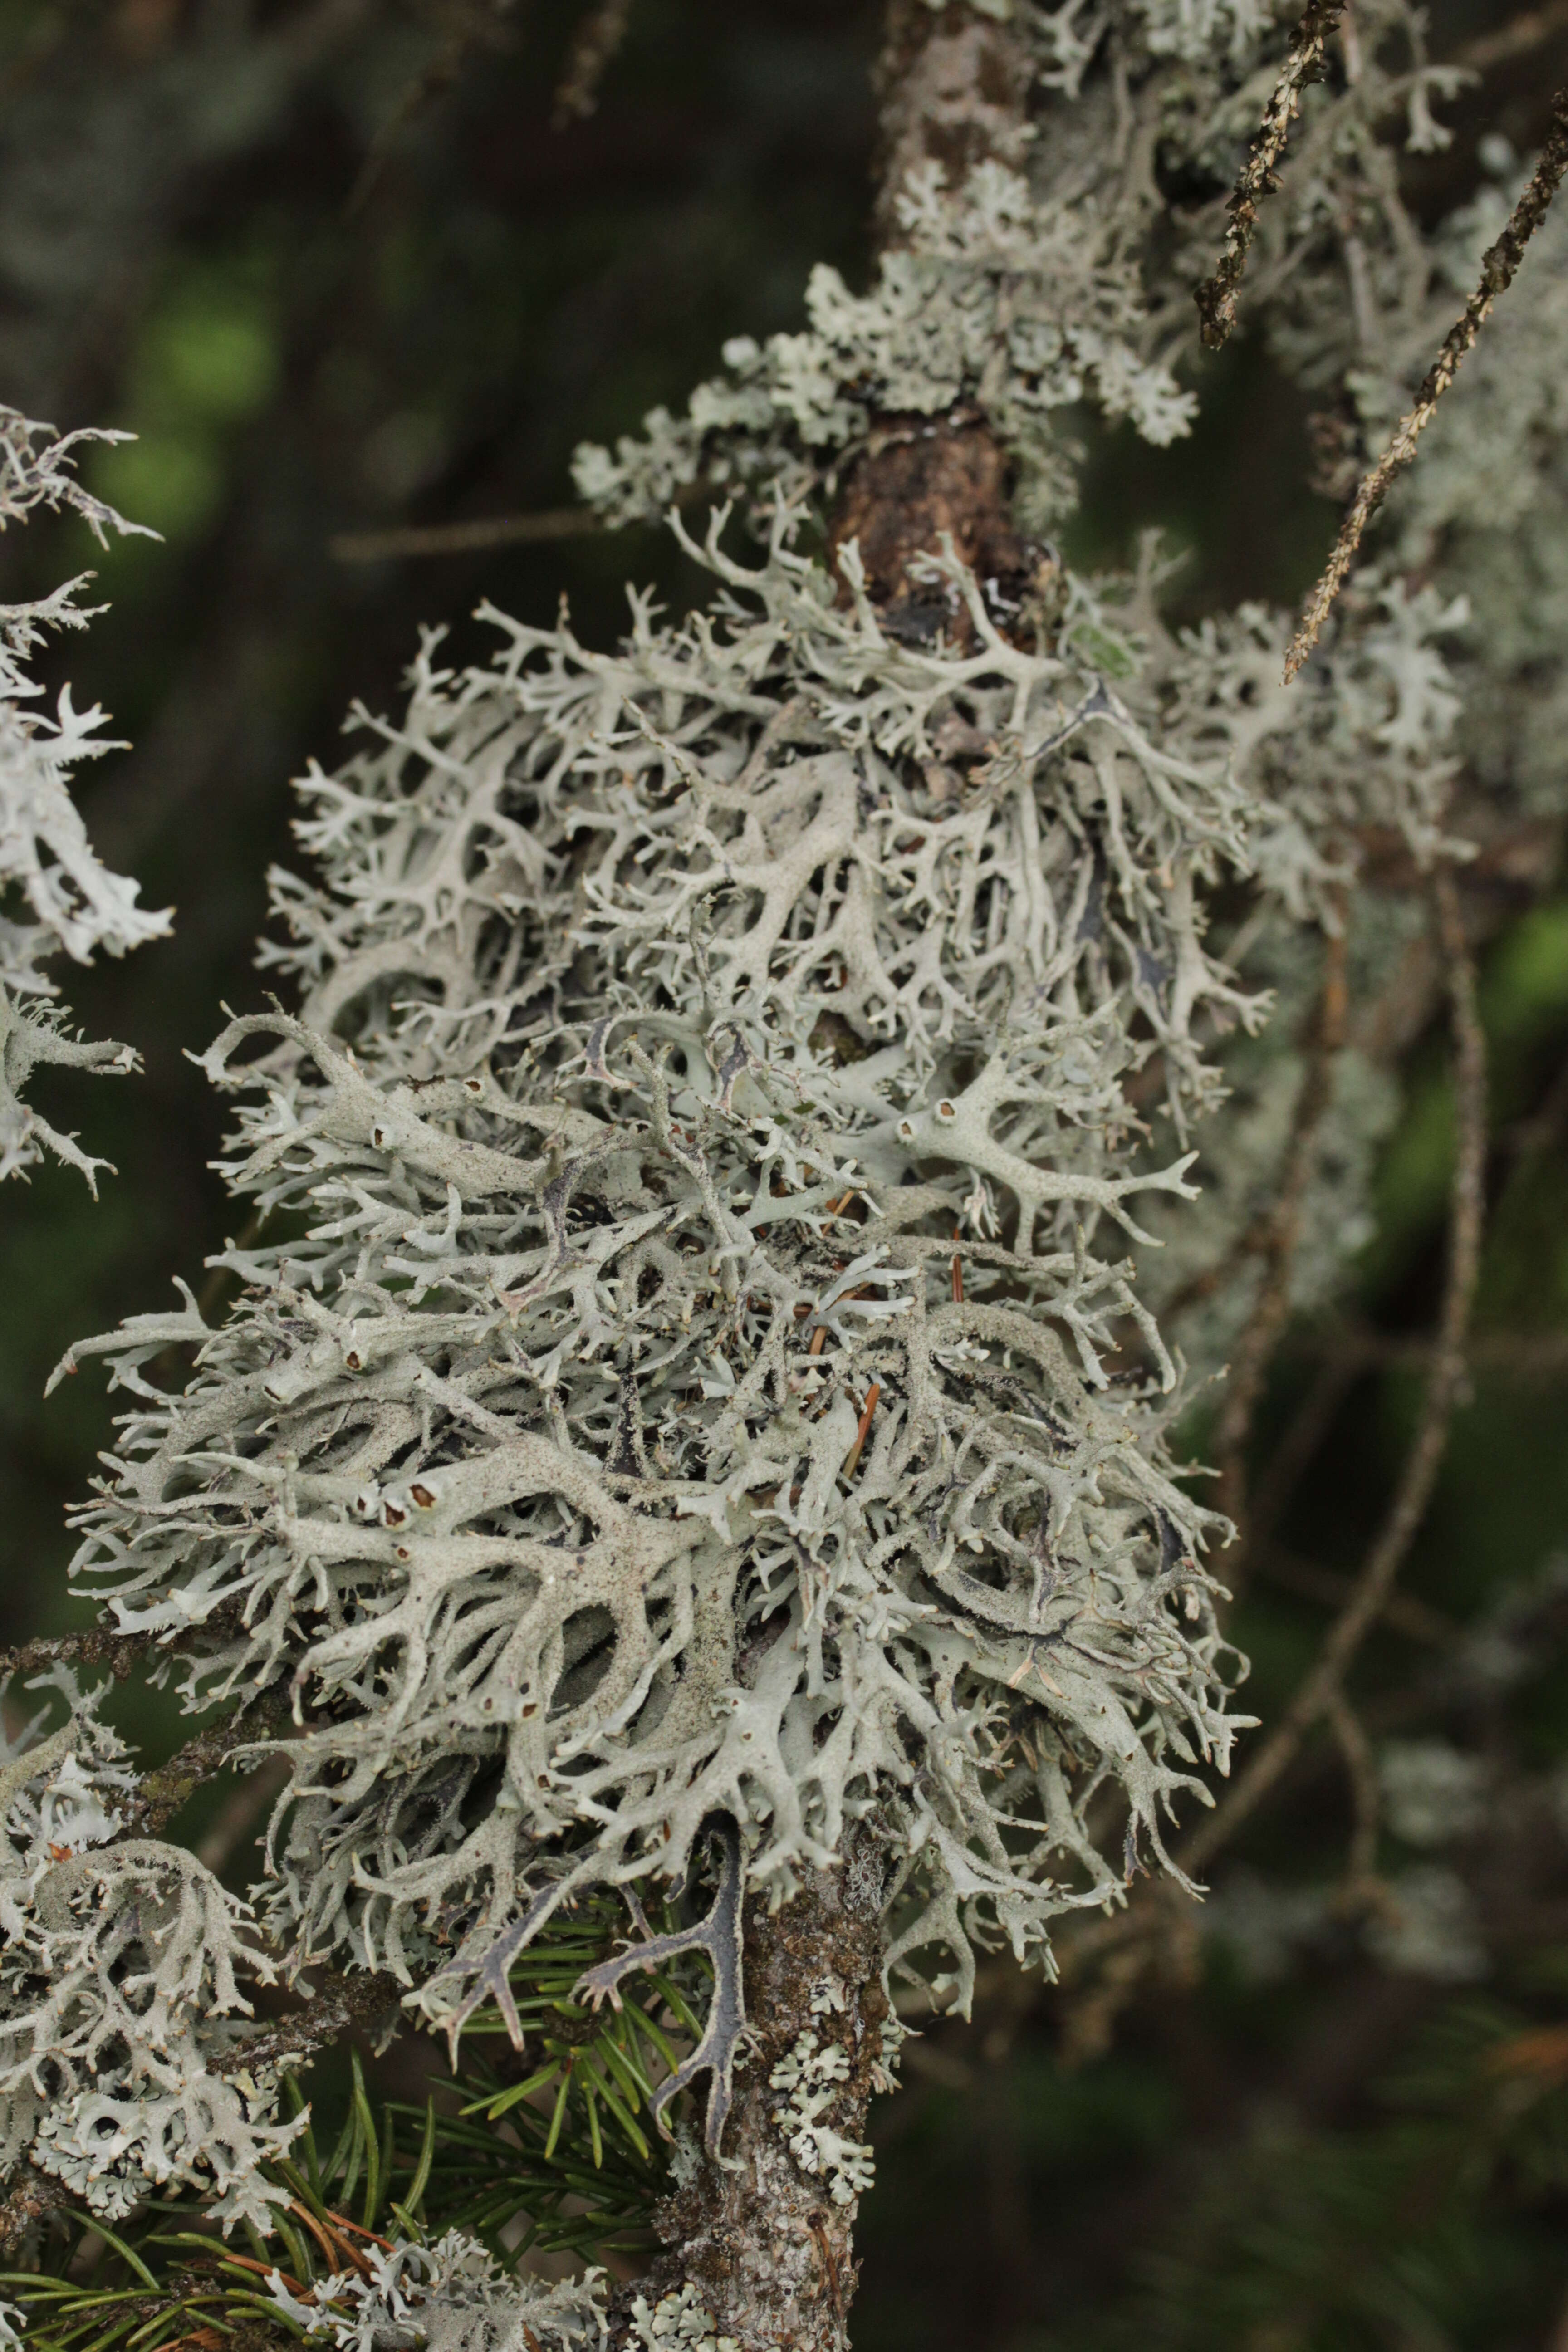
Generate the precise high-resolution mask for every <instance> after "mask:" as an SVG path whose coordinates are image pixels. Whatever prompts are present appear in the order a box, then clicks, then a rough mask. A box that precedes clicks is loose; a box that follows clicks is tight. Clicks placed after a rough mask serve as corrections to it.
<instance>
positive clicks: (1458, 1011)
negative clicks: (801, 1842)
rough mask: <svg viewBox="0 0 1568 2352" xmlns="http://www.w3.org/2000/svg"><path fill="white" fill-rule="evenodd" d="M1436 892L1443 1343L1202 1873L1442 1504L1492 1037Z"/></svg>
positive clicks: (1192, 1857) (1280, 1767) (1456, 927)
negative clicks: (1404, 1438)
mask: <svg viewBox="0 0 1568 2352" xmlns="http://www.w3.org/2000/svg"><path fill="white" fill-rule="evenodd" d="M1432 895H1433V900H1434V905H1435V909H1436V919H1437V931H1438V939H1439V943H1440V945H1441V948H1442V950H1443V955H1444V958H1445V961H1446V962H1447V972H1448V990H1449V1001H1450V1004H1451V1007H1452V1020H1453V1034H1454V1065H1455V1068H1454V1076H1455V1093H1456V1096H1457V1113H1458V1137H1457V1147H1456V1150H1455V1155H1454V1180H1453V1188H1452V1192H1451V1196H1450V1197H1451V1210H1450V1216H1449V1230H1448V1269H1447V1280H1446V1282H1445V1285H1444V1292H1443V1309H1442V1316H1441V1319H1440V1322H1439V1325H1438V1337H1437V1345H1436V1349H1434V1352H1433V1357H1432V1364H1431V1370H1430V1371H1429V1373H1428V1375H1427V1381H1426V1397H1425V1399H1424V1400H1423V1402H1422V1408H1421V1418H1420V1421H1419V1423H1418V1424H1417V1428H1416V1433H1415V1442H1414V1444H1412V1446H1411V1448H1410V1452H1409V1454H1407V1455H1406V1457H1405V1468H1404V1470H1403V1472H1402V1474H1401V1476H1400V1480H1399V1485H1398V1487H1397V1489H1396V1491H1395V1494H1394V1503H1393V1505H1392V1507H1391V1508H1390V1510H1389V1513H1388V1517H1387V1518H1386V1519H1385V1520H1384V1525H1383V1528H1382V1531H1381V1533H1380V1534H1379V1536H1378V1538H1377V1540H1376V1541H1375V1542H1374V1544H1373V1547H1372V1549H1371V1551H1370V1552H1369V1553H1368V1555H1367V1558H1366V1561H1365V1563H1364V1565H1363V1569H1362V1571H1361V1574H1360V1576H1359V1577H1358V1579H1357V1580H1356V1586H1355V1591H1354V1592H1353V1593H1352V1597H1351V1599H1350V1600H1349V1601H1347V1602H1346V1604H1345V1606H1344V1608H1343V1609H1342V1611H1341V1612H1340V1614H1339V1616H1338V1617H1337V1618H1336V1620H1335V1622H1334V1623H1333V1624H1332V1625H1331V1628H1330V1629H1329V1633H1328V1638H1327V1639H1326V1641H1325V1642H1324V1643H1323V1646H1322V1649H1321V1652H1320V1653H1319V1655H1318V1659H1317V1663H1316V1664H1314V1665H1313V1667H1312V1668H1311V1670H1310V1673H1309V1674H1308V1675H1307V1676H1306V1679H1305V1680H1304V1681H1303V1683H1302V1684H1301V1685H1300V1689H1299V1690H1298V1691H1297V1693H1296V1696H1295V1697H1294V1698H1293V1699H1292V1700H1291V1702H1290V1705H1289V1707H1288V1708H1287V1709H1286V1712H1285V1714H1284V1716H1283V1717H1282V1718H1281V1720H1280V1722H1279V1724H1278V1726H1277V1727H1276V1728H1275V1730H1274V1731H1273V1733H1272V1734H1271V1735H1270V1737H1269V1738H1268V1739H1267V1740H1265V1742H1264V1743H1263V1746H1262V1747H1261V1748H1258V1751H1257V1753H1256V1754H1255V1755H1254V1756H1253V1757H1252V1759H1250V1761H1249V1763H1248V1764H1247V1769H1246V1770H1245V1771H1244V1772H1242V1774H1241V1775H1240V1777H1239V1778H1238V1780H1237V1781H1236V1783H1235V1785H1234V1787H1233V1788H1232V1789H1231V1790H1230V1791H1229V1793H1228V1794H1227V1795H1226V1797H1225V1798H1224V1799H1223V1800H1222V1801H1221V1802H1220V1803H1219V1804H1218V1805H1217V1806H1216V1807H1215V1811H1213V1812H1212V1813H1211V1814H1210V1815H1209V1817H1208V1819H1207V1821H1206V1822H1204V1823H1203V1824H1202V1826H1201V1827H1200V1828H1199V1829H1197V1830H1196V1831H1195V1832H1194V1834H1193V1835H1192V1837H1190V1838H1189V1839H1188V1840H1187V1841H1186V1843H1185V1844H1184V1847H1183V1849H1182V1851H1181V1853H1180V1854H1179V1855H1178V1857H1177V1858H1178V1860H1179V1861H1180V1863H1181V1865H1182V1867H1183V1869H1184V1870H1185V1871H1187V1872H1188V1873H1189V1874H1191V1873H1194V1872H1196V1871H1199V1870H1202V1869H1203V1868H1204V1867H1205V1865H1206V1864H1208V1863H1209V1862H1210V1861H1211V1860H1212V1859H1213V1857H1214V1856H1215V1854H1216V1853H1218V1852H1219V1850H1220V1848H1221V1847H1222V1846H1224V1845H1225V1844H1226V1843H1228V1842H1229V1840H1230V1839H1231V1838H1232V1837H1234V1835H1235V1834H1236V1832H1237V1830H1238V1829H1239V1828H1240V1827H1241V1825H1242V1823H1243V1822H1246V1821H1247V1820H1248V1819H1249V1818H1250V1816H1251V1815H1252V1814H1253V1813H1254V1812H1255V1811H1257V1809H1258V1806H1259V1805H1260V1804H1261V1803H1262V1801H1263V1800H1264V1798H1265V1797H1266V1796H1267V1795H1268V1792H1269V1790H1271V1789H1272V1788H1273V1787H1274V1785H1275V1783H1276V1781H1277V1780H1279V1777H1280V1775H1281V1774H1282V1773H1283V1772H1284V1771H1285V1769H1286V1768H1287V1767H1288V1766H1289V1763H1290V1762H1291V1760H1292V1759H1293V1758H1294V1757H1295V1754H1296V1752H1297V1750H1298V1748H1300V1745H1301V1742H1302V1740H1303V1739H1304V1738H1305V1737H1306V1735H1307V1733H1308V1731H1309V1730H1310V1728H1311V1727H1312V1725H1313V1724H1314V1723H1315V1722H1317V1721H1318V1720H1319V1719H1320V1717H1321V1716H1322V1715H1323V1714H1324V1712H1325V1711H1326V1710H1327V1709H1328V1708H1329V1707H1330V1706H1331V1705H1332V1704H1333V1702H1334V1700H1335V1699H1336V1698H1337V1696H1339V1693H1340V1690H1341V1686H1342V1683H1343V1680H1344V1676H1345V1673H1346V1671H1347V1669H1348V1667H1349V1666H1350V1664H1351V1661H1352V1658H1353V1657H1354V1656H1355V1654H1356V1652H1357V1651H1358V1650H1359V1649H1360V1647H1361V1645H1362V1643H1363V1641H1364V1640H1365V1638H1366V1636H1367V1634H1368V1633H1370V1632H1371V1630H1372V1628H1373V1625H1374V1624H1375V1623H1376V1622H1377V1620H1378V1618H1379V1617H1380V1616H1381V1615H1382V1613H1383V1611H1384V1606H1385V1604H1386V1602H1387V1599H1388V1595H1389V1593H1390V1591H1391V1590H1392V1589H1393V1585H1394V1578H1395V1577H1396V1576H1397V1575H1398V1573H1399V1570H1400V1568H1401V1567H1402V1565H1403V1564H1404V1561H1405V1555H1406V1554H1407V1553H1408V1551H1409V1549H1410V1546H1411V1544H1412V1543H1413V1542H1414V1540H1415V1534H1416V1530H1417V1529H1418V1528H1419V1527H1420V1525H1421V1521H1422V1519H1423V1518H1424V1517H1425V1516H1426V1507H1427V1505H1428V1503H1429V1502H1430V1501H1431V1499H1432V1489H1433V1486H1434V1485H1435V1484H1436V1476H1437V1471H1438V1467H1439V1465H1441V1462H1442V1459H1443V1454H1444V1451H1445V1449H1446V1447H1447V1441H1448V1429H1449V1424H1450V1423H1451V1422H1452V1420H1453V1416H1454V1411H1455V1408H1456V1406H1457V1405H1458V1401H1459V1397H1460V1393H1461V1391H1462V1389H1463V1386H1464V1381H1465V1335H1466V1332H1467V1331H1468V1328H1469V1319H1470V1310H1471V1307H1472V1304H1473V1302H1474V1298H1475V1291H1476V1278H1477V1275H1478V1273H1479V1266H1480V1249H1481V1227H1482V1220H1483V1215H1484V1206H1485V1203H1484V1180H1485V1174H1486V1141H1487V1077H1486V1040H1485V1038H1484V1036H1483V1034H1482V1032H1481V1024H1480V1016H1479V1013H1478V1011H1477V1007H1476V973H1475V965H1474V964H1473V962H1472V961H1471V959H1470V951H1469V947H1468V942H1467V940H1466V939H1465V929H1464V918H1463V915H1462V914H1461V912H1460V908H1459V899H1458V892H1457V891H1456V889H1455V887H1454V883H1453V877H1452V876H1451V875H1450V874H1449V873H1448V872H1447V870H1446V869H1442V870H1440V871H1439V872H1438V873H1437V874H1436V876H1435V877H1434V879H1433V885H1432Z"/></svg>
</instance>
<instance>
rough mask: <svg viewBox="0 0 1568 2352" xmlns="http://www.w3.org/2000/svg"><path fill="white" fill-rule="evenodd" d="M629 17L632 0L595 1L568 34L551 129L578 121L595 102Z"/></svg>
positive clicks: (617, 51)
mask: <svg viewBox="0 0 1568 2352" xmlns="http://www.w3.org/2000/svg"><path fill="white" fill-rule="evenodd" d="M631 20H632V0H596V5H595V6H593V7H591V8H590V9H589V10H588V13H587V15H586V16H584V18H583V21H582V23H581V24H580V25H579V26H578V27H577V30H576V32H575V33H574V35H573V37H572V47H571V48H570V49H569V50H568V51H567V55H566V63H565V66H564V67H563V70H562V75H561V79H560V82H559V84H558V85H557V88H556V91H555V104H554V107H553V109H552V112H551V117H550V121H551V128H552V130H555V131H564V130H565V128H566V126H567V124H568V123H570V122H581V121H585V120H586V118H587V117H588V116H589V115H590V114H592V113H593V111H594V109H595V107H596V106H597V105H598V103H599V87H600V84H601V83H602V82H603V80H604V79H605V75H606V73H608V71H609V69H610V68H611V66H612V65H614V63H615V61H616V57H617V55H618V54H619V51H620V47H621V44H622V42H623V41H624V40H625V39H626V27H627V26H628V25H629V24H630V23H631Z"/></svg>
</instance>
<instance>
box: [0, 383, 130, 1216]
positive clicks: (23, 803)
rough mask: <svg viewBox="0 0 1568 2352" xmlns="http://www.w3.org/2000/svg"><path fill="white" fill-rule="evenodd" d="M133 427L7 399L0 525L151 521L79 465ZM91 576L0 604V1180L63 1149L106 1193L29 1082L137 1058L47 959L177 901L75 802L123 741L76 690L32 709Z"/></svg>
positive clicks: (76, 622) (0, 445)
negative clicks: (154, 893)
mask: <svg viewBox="0 0 1568 2352" xmlns="http://www.w3.org/2000/svg"><path fill="white" fill-rule="evenodd" d="M125 437H126V436H124V435H122V434H114V433H90V432H89V433H68V434H65V435H63V436H61V435H57V434H55V433H54V432H53V430H52V428H51V427H49V426H47V425H35V424H33V423H32V422H31V421H30V420H29V419H28V418H26V417H25V416H22V415H19V414H18V413H17V411H16V409H14V408H6V407H4V406H0V531H3V530H5V528H6V526H7V524H9V523H14V522H25V521H26V519H27V517H28V516H29V515H30V514H32V513H34V512H35V511H36V510H37V509H39V508H45V509H51V510H54V511H57V512H58V511H59V510H61V509H64V510H66V511H68V512H70V513H75V514H79V515H80V516H81V518H82V520H84V521H85V522H86V523H87V524H88V525H89V529H90V530H92V532H93V534H94V536H95V537H96V538H97V540H98V541H99V543H100V546H102V545H104V544H106V543H107V541H106V536H105V535H106V533H107V532H108V531H110V530H116V531H121V532H124V531H131V530H140V529H141V526H140V525H139V524H135V523H128V522H126V521H125V520H123V518H122V517H121V516H120V515H118V514H116V513H115V511H114V509H113V508H112V507H108V506H105V505H104V503H103V501H102V500H101V499H97V498H95V497H94V496H93V495H92V493H91V492H90V491H89V490H88V489H87V488H85V487H84V486H83V484H82V483H81V482H80V481H79V480H78V478H77V475H76V471H75V467H76V465H77V453H78V451H79V447H80V446H81V445H82V444H83V443H89V442H93V441H105V440H107V441H115V440H122V439H124V438H125ZM91 576H92V575H91V573H90V572H83V573H82V574H81V575H80V577H79V578H78V579H75V580H68V581H67V582H66V583H64V585H63V586H61V587H58V588H57V589H55V590H54V591H53V592H52V593H50V594H49V595H47V596H45V597H41V598H39V599H37V601H36V602H34V603H32V604H0V1178H3V1177H5V1176H14V1175H19V1174H21V1173H22V1172H23V1171H26V1169H27V1168H29V1167H31V1166H32V1165H34V1164H35V1162H37V1160H39V1159H41V1158H42V1157H43V1155H44V1154H45V1152H52V1153H53V1154H54V1156H55V1157H56V1158H57V1159H58V1160H64V1161H65V1162H66V1163H67V1164H68V1166H70V1167H73V1168H77V1169H79V1171H81V1173H82V1174H83V1175H84V1176H85V1177H86V1178H87V1181H88V1182H89V1185H93V1186H94V1187H95V1189H96V1178H97V1172H98V1171H99V1169H100V1168H101V1167H103V1166H104V1165H105V1164H106V1163H105V1162H104V1161H102V1160H94V1159H91V1158H90V1157H89V1155H88V1154H87V1153H85V1152H84V1151H82V1150H81V1149H80V1148H79V1145H78V1144H77V1142H76V1140H75V1139H74V1138H73V1137H71V1136H68V1135H62V1134H60V1133H58V1131H57V1130H56V1129H54V1128H53V1127H51V1126H50V1125H49V1123H48V1122H47V1119H45V1118H43V1117H42V1116H41V1115H40V1114H39V1112H38V1111H37V1109H35V1108H33V1107H32V1105H30V1104H28V1103H25V1102H24V1101H23V1099H22V1095H23V1090H24V1088H25V1087H26V1084H27V1081H28V1079H29V1078H30V1077H31V1076H32V1075H33V1072H34V1070H35V1069H37V1068H38V1067H39V1066H42V1065H47V1064H50V1063H53V1064H57V1065H62V1066H66V1067H68V1068H75V1069H95V1070H110V1071H116V1072H119V1073H121V1074H123V1073H125V1072H126V1071H128V1070H130V1069H132V1068H133V1067H134V1066H135V1058H136V1057H135V1055H134V1054H133V1053H132V1051H131V1048H130V1047H129V1046H126V1045H98V1044H89V1043H87V1042H85V1041H84V1040H82V1039H79V1038H78V1037H75V1036H73V1035H72V1034H70V1031H69V1030H68V1026H67V1023H66V1015H65V1013H64V1012H63V1010H62V1009H61V1008H60V1007H59V1006H58V1005H55V1004H52V1003H50V1002H49V1001H48V1000H49V999H51V998H52V997H53V996H54V995H55V993H56V982H55V981H54V979H53V977H52V975H51V974H50V972H49V971H48V970H47V966H48V964H49V963H50V962H51V961H54V960H55V959H56V958H58V957H59V956H62V955H63V956H68V957H69V958H70V959H71V961H73V962H76V963H89V962H90V961H91V960H92V958H93V957H94V956H95V955H97V954H108V955H113V956H119V955H123V954H124V953H125V951H126V950H127V949H128V948H135V947H140V946H141V945H142V943H143V942H144V941H145V940H152V939H158V938H161V937H162V936H163V933H164V932H166V931H167V929H168V928H169V909H168V908H163V910H162V911H161V912H157V913H150V912H149V911H147V910H146V909H145V908H141V907H138V906H137V904H136V898H137V893H138V886H137V884H136V883H134V882H132V881H128V880H126V879H125V877H123V876H121V875H118V874H111V873H110V872H109V870H108V869H107V867H105V866H101V865H100V863H99V860H98V858H97V857H96V856H94V854H93V850H92V845H91V844H90V842H89V840H88V837H87V828H86V826H85V825H84V824H83V823H82V820H81V815H80V813H79V810H78V808H77V806H76V803H74V801H73V800H72V799H71V796H70V786H71V778H72V774H73V772H74V771H75V770H76V769H77V768H78V767H79V766H80V764H81V762H82V761H84V760H93V759H99V758H100V757H101V756H102V755H103V753H104V752H106V751H119V750H121V749H123V746H122V745H121V744H117V743H114V742H111V741H110V740H107V739H106V738H105V737H104V736H103V735H102V734H101V733H100V729H101V727H102V725H103V723H104V714H103V712H102V711H101V710H100V709H97V708H96V707H95V708H94V709H90V710H78V709H76V708H75V706H74V704H73V703H72V701H71V696H70V688H68V687H62V688H61V689H60V692H59V696H58V700H57V702H56V706H55V710H54V713H53V716H52V717H46V716H45V715H44V713H43V712H42V711H41V710H39V709H37V708H36V707H35V706H36V705H37V701H38V698H40V697H41V695H42V694H43V691H44V688H43V687H42V685H41V683H40V682H39V681H38V680H37V678H35V677H32V676H31V675H30V672H29V670H28V667H27V665H28V663H29V661H30V660H31V658H32V656H34V655H35V654H36V653H37V650H38V648H39V646H41V645H42V643H43V642H44V639H45V637H46V635H47V633H48V632H49V631H51V630H62V629H81V628H85V627H86V626H87V624H88V622H89V620H90V619H91V618H92V617H93V611H92V608H90V607H84V606H83V605H81V604H79V602H78V601H77V600H78V598H79V594H80V592H81V590H82V589H83V587H84V586H85V585H86V583H87V582H88V581H89V579H90V578H91Z"/></svg>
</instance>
